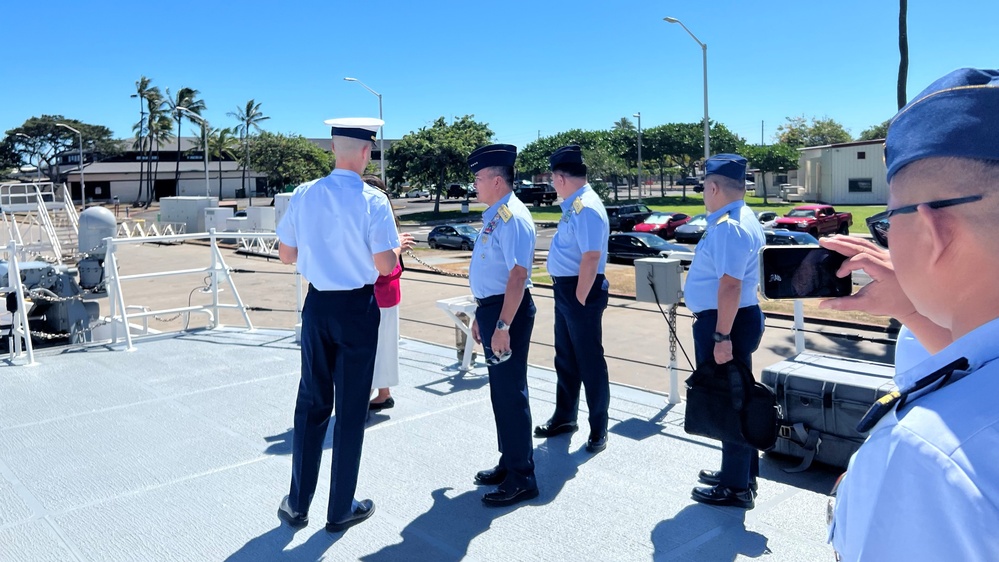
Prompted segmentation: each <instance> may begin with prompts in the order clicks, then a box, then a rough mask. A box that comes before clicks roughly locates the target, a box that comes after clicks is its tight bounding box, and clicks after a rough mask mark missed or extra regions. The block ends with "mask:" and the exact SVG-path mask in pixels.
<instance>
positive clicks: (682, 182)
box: [676, 176, 701, 185]
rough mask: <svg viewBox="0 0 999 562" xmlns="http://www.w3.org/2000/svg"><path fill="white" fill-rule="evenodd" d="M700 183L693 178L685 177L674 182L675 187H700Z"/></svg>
mask: <svg viewBox="0 0 999 562" xmlns="http://www.w3.org/2000/svg"><path fill="white" fill-rule="evenodd" d="M700 183H701V181H700V180H698V179H697V178H696V177H694V176H687V177H685V178H680V179H678V180H677V181H676V185H700Z"/></svg>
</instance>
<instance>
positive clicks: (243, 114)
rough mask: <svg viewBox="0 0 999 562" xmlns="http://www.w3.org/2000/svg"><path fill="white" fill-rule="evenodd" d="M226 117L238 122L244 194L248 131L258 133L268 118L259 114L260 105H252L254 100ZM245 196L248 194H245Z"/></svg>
mask: <svg viewBox="0 0 999 562" xmlns="http://www.w3.org/2000/svg"><path fill="white" fill-rule="evenodd" d="M228 115H229V117H235V118H236V119H238V120H239V126H238V127H236V131H237V132H238V133H239V137H240V140H241V141H242V142H243V148H244V151H245V154H246V159H245V160H243V191H244V192H246V166H247V164H248V163H249V162H250V129H253V130H255V131H260V123H261V122H262V121H266V120H268V119H270V117H266V116H264V114H263V113H261V112H260V104H259V103H254V100H250V101H248V102H246V107H245V108H243V107H237V108H236V111H230V112H229V113H228ZM247 194H249V193H248V192H247ZM250 201H251V202H252V201H253V198H252V197H250Z"/></svg>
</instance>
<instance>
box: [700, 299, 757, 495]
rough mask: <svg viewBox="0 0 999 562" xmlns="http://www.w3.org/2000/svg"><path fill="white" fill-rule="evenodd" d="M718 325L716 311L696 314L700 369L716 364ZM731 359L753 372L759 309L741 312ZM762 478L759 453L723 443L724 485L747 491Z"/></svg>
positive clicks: (749, 308)
mask: <svg viewBox="0 0 999 562" xmlns="http://www.w3.org/2000/svg"><path fill="white" fill-rule="evenodd" d="M717 322H718V311H717V310H705V311H704V312H698V313H697V319H696V320H694V358H695V359H694V360H695V361H697V364H698V365H701V364H702V363H704V362H705V361H708V360H714V354H715V340H714V333H715V328H716V325H717ZM731 335H732V356H733V357H734V358H735V360H736V361H741V362H742V363H744V364H745V365H746V367H748V368H749V369H752V368H753V352H754V351H756V348H758V347H759V346H760V340H762V339H763V312H762V311H760V307H759V306H756V305H754V306H746V307H743V308H740V309H739V311H738V312H737V313H736V315H735V322H734V323H733V324H732V334H731ZM759 474H760V453H759V451H757V450H756V449H754V448H753V447H750V446H748V445H746V444H744V443H730V442H726V441H722V465H721V485H722V486H726V487H729V488H736V489H739V490H745V489H746V488H748V487H749V481H750V479H752V478H756V477H757V476H758V475H759Z"/></svg>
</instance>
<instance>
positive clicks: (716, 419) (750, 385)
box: [683, 361, 777, 450]
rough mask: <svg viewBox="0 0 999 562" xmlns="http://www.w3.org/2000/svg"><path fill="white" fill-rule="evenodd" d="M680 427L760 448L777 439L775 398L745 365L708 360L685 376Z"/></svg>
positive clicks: (769, 445)
mask: <svg viewBox="0 0 999 562" xmlns="http://www.w3.org/2000/svg"><path fill="white" fill-rule="evenodd" d="M683 429H684V431H686V432H687V433H689V434H691V435H700V436H702V437H710V438H711V439H717V440H719V441H727V442H731V443H743V444H746V445H749V446H751V447H754V448H756V449H760V450H766V449H769V448H771V447H773V446H774V443H775V442H776V441H777V397H776V395H775V394H774V392H773V391H772V390H770V388H768V387H766V386H765V385H763V384H760V383H758V382H756V380H755V379H754V378H753V374H752V372H750V371H749V369H748V368H746V366H745V365H742V364H739V363H737V362H735V361H730V362H728V363H725V364H723V365H716V364H715V363H714V361H708V362H706V363H704V364H702V365H700V366H699V367H698V368H697V369H695V370H694V372H693V374H691V376H690V378H688V379H687V409H686V414H685V416H684V420H683Z"/></svg>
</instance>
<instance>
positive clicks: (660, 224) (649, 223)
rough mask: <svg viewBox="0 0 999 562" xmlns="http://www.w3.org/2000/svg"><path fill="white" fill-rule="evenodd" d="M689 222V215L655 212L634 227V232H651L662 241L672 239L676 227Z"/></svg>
mask: <svg viewBox="0 0 999 562" xmlns="http://www.w3.org/2000/svg"><path fill="white" fill-rule="evenodd" d="M688 222H690V215H685V214H683V213H662V212H655V213H652V214H651V215H649V218H647V219H645V221H643V222H641V223H638V224H636V225H635V228H634V229H633V230H634V231H635V232H651V233H652V234H655V235H656V236H658V237H660V238H662V239H663V240H669V239H670V238H672V237H673V234H674V232H675V231H676V227H678V226H680V225H682V224H687V223H688Z"/></svg>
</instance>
